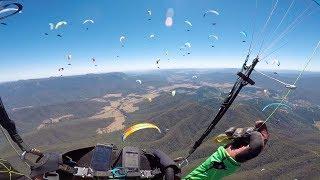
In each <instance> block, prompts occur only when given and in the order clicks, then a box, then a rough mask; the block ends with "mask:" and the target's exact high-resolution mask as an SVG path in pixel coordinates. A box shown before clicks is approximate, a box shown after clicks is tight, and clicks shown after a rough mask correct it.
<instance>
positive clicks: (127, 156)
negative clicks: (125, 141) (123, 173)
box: [122, 147, 141, 177]
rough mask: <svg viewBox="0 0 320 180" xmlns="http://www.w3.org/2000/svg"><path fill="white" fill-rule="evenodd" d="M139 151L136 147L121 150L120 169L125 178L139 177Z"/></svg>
mask: <svg viewBox="0 0 320 180" xmlns="http://www.w3.org/2000/svg"><path fill="white" fill-rule="evenodd" d="M140 155H141V152H140V149H139V148H137V147H124V148H123V150H122V167H123V168H125V169H126V170H127V171H128V172H127V176H129V177H130V176H131V177H132V176H140Z"/></svg>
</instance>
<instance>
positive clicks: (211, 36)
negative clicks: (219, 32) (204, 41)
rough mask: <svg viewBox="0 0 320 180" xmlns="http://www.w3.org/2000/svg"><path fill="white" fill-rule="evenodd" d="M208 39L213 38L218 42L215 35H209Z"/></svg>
mask: <svg viewBox="0 0 320 180" xmlns="http://www.w3.org/2000/svg"><path fill="white" fill-rule="evenodd" d="M209 38H214V39H216V40H219V37H218V36H216V35H213V34H212V35H209Z"/></svg>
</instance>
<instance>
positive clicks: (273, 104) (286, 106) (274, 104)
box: [262, 103, 292, 111]
mask: <svg viewBox="0 0 320 180" xmlns="http://www.w3.org/2000/svg"><path fill="white" fill-rule="evenodd" d="M277 106H279V107H280V106H281V107H284V108H286V109H290V110H292V108H291V107H290V106H288V105H286V104H283V103H271V104H268V105H267V106H265V107H264V108H263V109H262V111H265V110H267V109H268V108H270V107H277Z"/></svg>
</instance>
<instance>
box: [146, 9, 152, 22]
mask: <svg viewBox="0 0 320 180" xmlns="http://www.w3.org/2000/svg"><path fill="white" fill-rule="evenodd" d="M147 13H148V16H149V19H148V20H149V21H151V16H152V11H151V10H150V9H148V10H147Z"/></svg>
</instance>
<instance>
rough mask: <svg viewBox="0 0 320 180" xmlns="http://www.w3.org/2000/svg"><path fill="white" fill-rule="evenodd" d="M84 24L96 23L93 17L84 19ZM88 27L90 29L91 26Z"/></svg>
mask: <svg viewBox="0 0 320 180" xmlns="http://www.w3.org/2000/svg"><path fill="white" fill-rule="evenodd" d="M82 24H84V25H86V24H94V21H93V20H92V19H86V20H84V21H83V23H82ZM86 29H87V30H88V29H89V28H88V27H87V28H86Z"/></svg>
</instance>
